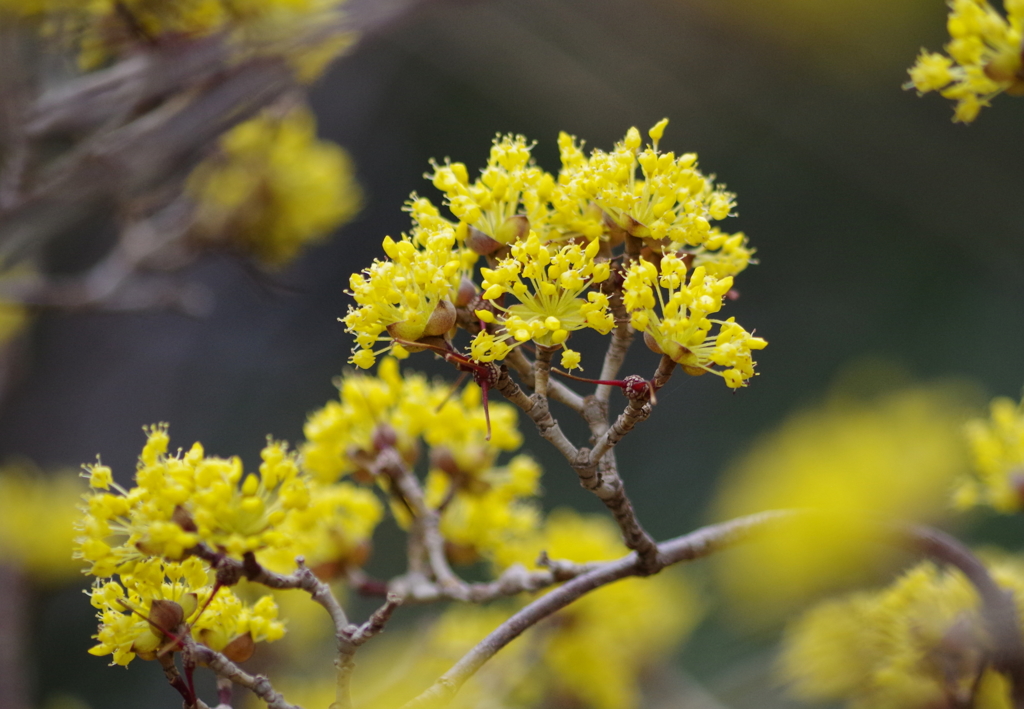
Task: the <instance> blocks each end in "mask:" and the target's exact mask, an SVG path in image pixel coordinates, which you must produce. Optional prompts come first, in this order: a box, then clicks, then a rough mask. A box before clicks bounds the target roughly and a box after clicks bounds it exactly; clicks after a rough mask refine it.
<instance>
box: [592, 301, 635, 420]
mask: <svg viewBox="0 0 1024 709" xmlns="http://www.w3.org/2000/svg"><path fill="white" fill-rule="evenodd" d="M608 299H609V304H610V305H611V310H612V315H613V316H614V317H615V330H613V331H612V341H611V342H609V343H608V350H607V351H606V352H605V353H604V364H602V366H601V376H599V377H598V379H601V380H603V381H609V380H612V379H615V378H617V377H618V375H619V370H620V369H622V363H623V362H625V360H626V353H627V352H628V351H629V346H630V345H631V344H633V335H634V331H633V328H632V327H631V326H630V324H629V317H628V316H627V315H626V308H625V306H624V305H623V304H622V289H621V288H615V289H614V290H612V292H611V294H610V295H609V297H608ZM611 394H612V388H611V385H609V384H598V385H597V389H596V390H595V391H594V398H595V399H597V400H598V401H599V402H600V403H601V404H603V405H604V406H605V408H607V406H608V399H609V398H610V397H611Z"/></svg>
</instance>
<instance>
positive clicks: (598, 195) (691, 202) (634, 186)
mask: <svg viewBox="0 0 1024 709" xmlns="http://www.w3.org/2000/svg"><path fill="white" fill-rule="evenodd" d="M667 125H668V119H667V118H666V119H663V120H661V121H659V122H658V123H657V125H655V126H654V127H653V128H651V130H650V131H649V135H650V138H651V141H652V144H651V145H649V146H647V147H645V148H643V149H642V150H641V144H642V141H641V138H640V131H638V130H637V129H636V128H630V129H629V131H627V132H626V137H625V138H624V139H623V140H622V141H621V142H619V143H618V144H616V146H615V149H614V150H613V151H612V152H610V153H606V152H603V151H601V150H595V151H594V152H593V153H592V155H591V156H590V159H589V161H588V163H587V164H586V166H582V165H581V166H580V167H579V168H577V169H576V170H574V171H573V173H572V175H571V178H570V180H569V181H568V183H569V184H568V189H569V191H570V192H571V193H573V194H575V195H577V197H578V198H579V199H586V198H589V199H592V200H594V202H596V203H597V205H598V206H600V207H601V209H603V210H604V211H605V213H606V214H607V215H608V216H609V217H611V219H612V220H613V221H614V222H615V224H616V225H617V226H618V227H619V228H620V229H622V230H623V231H625V232H626V233H628V234H630V235H632V236H636V237H640V238H644V239H649V240H650V241H651V243H652V244H657V245H659V246H661V245H664V246H668V247H669V248H671V249H681V248H684V247H686V246H701V245H703V244H704V243H705V242H706V241H707V239H708V237H709V236H710V235H711V222H712V221H719V220H722V219H725V218H726V217H727V216H729V214H730V213H731V212H732V210H733V207H734V199H735V197H734V195H733V194H732V193H730V192H726V191H724V190H723V189H721V188H717V187H715V185H714V182H713V178H709V177H705V176H704V175H703V174H701V172H700V171H699V170H698V169H697V156H696V154H694V153H685V154H684V155H680V156H679V157H676V155H675V153H671V152H669V153H662V152H660V151H659V150H658V142H659V141H660V140H661V137H662V135H663V134H664V132H665V127H666V126H667ZM564 140H565V139H564V138H563V139H562V141H563V142H564ZM570 142H571V139H570ZM565 154H566V150H565V148H563V155H565ZM638 168H639V170H640V172H641V174H642V175H643V179H642V180H640V179H637V169H638Z"/></svg>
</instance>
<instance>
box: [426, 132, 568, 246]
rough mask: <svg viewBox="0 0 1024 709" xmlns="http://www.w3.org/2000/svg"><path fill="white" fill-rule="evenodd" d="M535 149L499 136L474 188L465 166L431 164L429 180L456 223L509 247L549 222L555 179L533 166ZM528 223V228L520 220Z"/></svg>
mask: <svg viewBox="0 0 1024 709" xmlns="http://www.w3.org/2000/svg"><path fill="white" fill-rule="evenodd" d="M532 149H533V145H532V144H527V142H526V138H524V137H523V136H521V135H506V136H501V135H499V136H498V137H496V138H495V139H494V145H493V146H492V147H491V153H490V156H489V157H488V159H487V167H485V168H484V169H483V170H482V172H481V174H480V177H479V178H478V179H477V180H476V181H474V182H473V183H472V184H471V183H470V182H469V172H468V171H467V170H466V166H465V165H464V164H463V163H460V162H456V163H452V162H446V163H445V164H444V165H443V166H442V165H438V164H437V163H436V162H432V163H431V165H432V166H433V168H434V172H433V173H428V174H427V175H426V176H425V177H427V178H428V179H430V180H432V181H433V183H434V186H435V187H436V188H437V189H439V190H441V192H443V193H444V194H445V197H446V200H445V203H446V204H447V205H448V208H449V209H450V210H451V212H452V214H454V215H455V217H456V218H457V219H459V220H460V221H461V222H464V223H465V224H467V225H469V226H472V227H474V228H476V229H479V230H480V231H481V232H483V233H484V234H485V235H487V236H489V237H490V238H492V239H494V240H495V241H497V242H498V243H500V244H510V243H513V242H515V241H516V240H518V239H519V238H520V237H521V236H522V235H523V234H524V233H525V232H526V231H528V230H529V229H531V228H533V229H536V230H539V231H543V230H544V228H545V226H546V224H547V223H548V221H549V219H550V213H549V207H548V198H549V196H550V194H551V190H552V189H553V187H554V184H555V180H554V178H553V177H552V176H551V175H550V174H548V173H547V172H544V171H543V170H541V169H540V168H538V167H537V166H535V165H534V164H533V160H532V159H531V157H530V151H531V150H532ZM520 214H522V215H523V216H525V218H526V224H525V228H524V225H523V224H522V222H521V221H520V220H519V219H518V217H519V216H520Z"/></svg>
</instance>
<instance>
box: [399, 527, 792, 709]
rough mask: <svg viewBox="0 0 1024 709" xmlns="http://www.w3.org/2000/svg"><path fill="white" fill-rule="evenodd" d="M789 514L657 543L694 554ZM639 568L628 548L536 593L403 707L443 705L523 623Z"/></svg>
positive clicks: (683, 555)
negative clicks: (626, 552) (545, 591)
mask: <svg viewBox="0 0 1024 709" xmlns="http://www.w3.org/2000/svg"><path fill="white" fill-rule="evenodd" d="M792 515H793V513H792V512H788V511H782V512H762V513H760V514H756V515H751V516H749V517H742V518H740V519H736V520H732V521H730V522H725V523H722V524H716V525H711V526H709V527H704V528H702V529H698V530H697V531H695V532H691V533H690V534H687V535H684V536H682V537H678V538H676V539H673V540H670V541H667V542H663V543H662V544H661V545H659V549H660V551H661V552H662V557H663V558H664V560H665V562H666V564H674V563H678V562H681V561H689V560H693V559H698V558H701V557H703V556H707V555H708V554H710V553H712V552H714V551H717V550H719V549H722V548H725V547H727V546H731V545H733V544H736V543H737V542H739V541H742V540H745V539H747V538H749V537H750V536H751V535H752V534H753V533H755V532H759V531H763V530H764V529H765V528H767V527H769V526H770V525H772V524H775V523H777V522H779V521H781V520H785V519H788V518H790V517H791V516H792ZM642 573H643V572H642V571H641V565H640V563H639V558H638V557H637V555H636V554H635V553H633V554H629V555H627V556H624V557H622V558H621V559H618V560H616V561H609V562H606V563H603V564H600V565H598V566H597V567H596V568H594V569H593V570H591V571H588V572H587V573H585V574H582V575H580V576H577V577H576V578H575V579H573V580H572V581H569V582H568V583H566V584H565V585H564V586H560V587H558V588H557V589H555V590H554V591H551V592H550V593H548V594H547V595H545V596H542V597H541V598H538V599H537V600H535V601H533V602H532V603H530V604H528V605H527V606H526V607H524V608H523V609H522V610H520V611H519V612H517V613H516V614H514V615H513V616H512V617H510V618H509V619H508V620H506V621H505V622H504V623H502V624H501V625H500V626H498V628H496V629H495V630H494V631H493V632H492V633H491V634H490V635H488V636H487V637H486V638H484V639H483V640H482V641H480V643H478V644H477V645H476V647H474V648H473V649H472V650H470V651H469V652H468V653H467V654H466V655H464V656H463V657H462V659H460V660H459V661H458V662H457V663H456V664H455V665H454V666H453V667H452V668H451V669H450V670H448V671H447V672H445V673H444V674H443V675H442V676H441V677H440V678H439V679H438V680H437V681H436V682H435V683H434V684H433V685H432V686H431V687H429V688H428V689H427V690H426V691H424V692H423V693H422V694H420V695H419V696H417V697H416V698H414V699H413V700H411V701H410V702H408V703H407V704H405V705H404V706H403V707H402V709H415V708H419V707H440V706H444V705H445V703H446V702H448V701H449V700H450V699H451V698H452V697H454V696H455V693H456V692H458V690H459V688H460V687H461V686H462V685H463V684H464V683H465V682H466V680H468V679H469V678H470V677H472V676H473V674H475V673H476V671H477V670H479V669H480V667H482V666H483V664H484V663H485V662H487V660H489V659H490V658H491V657H493V656H494V655H495V654H496V653H497V652H498V650H500V649H501V648H503V647H505V646H506V645H508V644H509V643H510V642H511V641H512V640H514V639H515V638H517V637H518V636H519V635H521V634H522V633H523V631H525V630H526V629H527V628H530V627H531V626H533V625H535V624H536V623H538V622H540V621H541V620H543V619H544V618H546V617H548V616H549V615H551V614H552V613H554V612H556V611H558V610H561V609H562V608H564V607H565V606H567V605H569V604H570V603H572V602H573V601H575V600H576V599H578V598H580V597H581V596H583V595H584V594H586V593H589V592H590V591H593V590H594V589H597V588H600V587H601V586H604V585H607V584H609V583H612V582H613V581H618V580H619V579H622V578H626V577H628V576H637V575H640V574H642Z"/></svg>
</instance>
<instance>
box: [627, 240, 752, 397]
mask: <svg viewBox="0 0 1024 709" xmlns="http://www.w3.org/2000/svg"><path fill="white" fill-rule="evenodd" d="M660 261H661V263H660V267H658V266H655V265H654V264H653V263H651V262H650V261H647V260H645V259H639V260H637V261H635V262H634V263H633V264H632V265H631V266H630V268H629V270H628V271H627V273H626V278H625V281H624V283H623V302H624V303H625V305H626V310H627V311H629V313H630V322H631V323H632V325H633V327H635V328H636V329H637V330H639V331H640V332H643V333H644V341H645V342H646V343H647V345H648V347H650V348H651V349H652V350H654V351H655V352H657V353H659V354H664V355H667V356H668V357H669V358H671V359H672V360H673V361H674V362H678V363H679V364H681V365H682V366H683V369H684V371H686V373H687V374H693V375H700V374H704V373H705V372H711V373H713V374H717V375H719V376H721V377H722V378H723V379H724V380H725V383H726V385H727V386H728V387H730V388H732V389H736V388H739V387H742V386H746V384H747V382H748V381H749V380H750V378H751V377H753V376H754V360H753V357H752V355H751V350H760V349H764V347H765V346H766V345H767V344H768V343H767V342H766V341H765V340H764V339H762V338H760V337H754V336H752V335H751V334H750V333H748V332H747V331H746V330H744V329H743V328H742V327H741V326H740V325H738V324H737V323H736V321H735V319H734V318H729V319H728V320H724V321H723V320H713V319H711V318H710V317H708V316H710V315H714V314H715V313H717V312H718V311H719V310H721V308H722V303H723V301H724V299H725V296H726V294H727V293H728V292H729V289H731V288H732V282H733V279H732V276H725V277H723V278H716V277H714V276H712V275H709V274H708V273H707V267H706V266H697V267H696V268H694V269H693V271H692V272H691V273H690V275H689V279H687V277H686V276H687V273H686V262H685V261H684V260H683V259H682V258H680V257H679V256H678V255H676V254H673V253H667V254H664V255H663V256H662V257H661V259H660ZM663 291H666V292H667V295H663ZM714 325H718V328H719V329H718V334H717V336H714V337H712V336H711V329H712V327H713V326H714ZM716 365H717V366H718V367H721V368H722V369H715V366H716Z"/></svg>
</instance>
